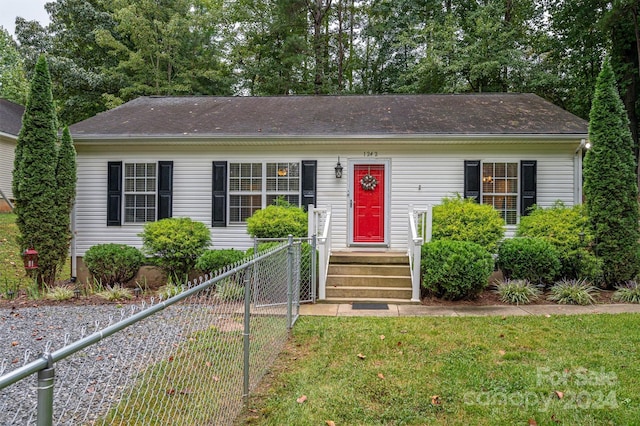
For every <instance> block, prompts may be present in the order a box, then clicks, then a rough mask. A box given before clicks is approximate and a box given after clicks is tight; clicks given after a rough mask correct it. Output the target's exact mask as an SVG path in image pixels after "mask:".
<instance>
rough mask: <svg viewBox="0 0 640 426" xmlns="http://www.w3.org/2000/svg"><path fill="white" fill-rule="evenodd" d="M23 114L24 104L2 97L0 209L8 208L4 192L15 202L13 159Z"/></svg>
mask: <svg viewBox="0 0 640 426" xmlns="http://www.w3.org/2000/svg"><path fill="white" fill-rule="evenodd" d="M22 114H24V107H23V106H22V105H18V104H16V103H13V102H11V101H8V100H6V99H0V210H3V209H6V208H8V206H7V204H6V202H5V200H4V199H3V195H2V194H4V197H6V198H8V199H9V200H10V201H11V202H13V192H12V190H11V181H12V176H13V159H14V151H15V149H16V141H17V140H18V134H19V133H20V129H21V128H22Z"/></svg>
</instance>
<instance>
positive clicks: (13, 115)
mask: <svg viewBox="0 0 640 426" xmlns="http://www.w3.org/2000/svg"><path fill="white" fill-rule="evenodd" d="M22 114H24V107H23V106H22V105H18V104H15V103H13V102H11V101H8V100H6V99H0V132H2V133H8V134H10V135H14V136H18V133H20V129H21V128H22Z"/></svg>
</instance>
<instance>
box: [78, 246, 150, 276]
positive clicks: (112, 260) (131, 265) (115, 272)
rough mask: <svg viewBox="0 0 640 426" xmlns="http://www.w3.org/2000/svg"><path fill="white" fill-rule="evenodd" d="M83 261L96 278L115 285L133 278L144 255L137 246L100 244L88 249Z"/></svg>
mask: <svg viewBox="0 0 640 426" xmlns="http://www.w3.org/2000/svg"><path fill="white" fill-rule="evenodd" d="M83 261H84V264H85V265H86V267H87V269H88V270H89V272H90V273H91V275H92V276H93V278H94V280H96V281H97V282H99V283H101V284H102V285H103V286H113V285H114V284H122V283H126V282H127V281H129V280H130V279H132V278H133V277H134V276H135V275H136V273H137V272H138V269H140V266H142V264H143V262H144V256H143V255H142V253H141V252H140V250H138V249H137V248H135V247H131V246H127V245H124V244H98V245H95V246H93V247H91V248H90V249H89V250H87V252H86V253H85V254H84V257H83Z"/></svg>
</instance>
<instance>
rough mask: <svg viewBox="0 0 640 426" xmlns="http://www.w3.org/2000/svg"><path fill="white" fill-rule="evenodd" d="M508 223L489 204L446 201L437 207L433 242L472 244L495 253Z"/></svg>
mask: <svg viewBox="0 0 640 426" xmlns="http://www.w3.org/2000/svg"><path fill="white" fill-rule="evenodd" d="M504 226H505V222H504V220H503V219H502V218H501V217H500V214H499V213H498V212H497V211H496V210H495V209H494V208H493V207H492V206H489V205H485V204H478V203H476V202H475V201H473V200H471V199H468V198H467V199H464V198H461V197H460V195H458V196H457V197H456V198H444V199H443V200H442V204H440V205H438V206H435V207H434V208H433V231H432V239H433V241H437V240H443V239H447V240H456V241H470V242H474V243H476V244H479V245H481V246H482V247H484V248H485V249H487V250H488V251H489V252H490V253H495V251H496V249H497V248H498V241H500V240H501V239H502V237H503V236H504Z"/></svg>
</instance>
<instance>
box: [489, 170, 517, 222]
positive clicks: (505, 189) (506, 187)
mask: <svg viewBox="0 0 640 426" xmlns="http://www.w3.org/2000/svg"><path fill="white" fill-rule="evenodd" d="M481 203H482V204H488V205H490V206H493V207H494V208H495V209H496V210H497V211H498V212H499V213H500V215H501V216H502V218H503V219H504V221H505V223H506V224H507V225H516V224H517V221H518V163H506V162H505V163H502V162H500V163H482V194H481Z"/></svg>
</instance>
